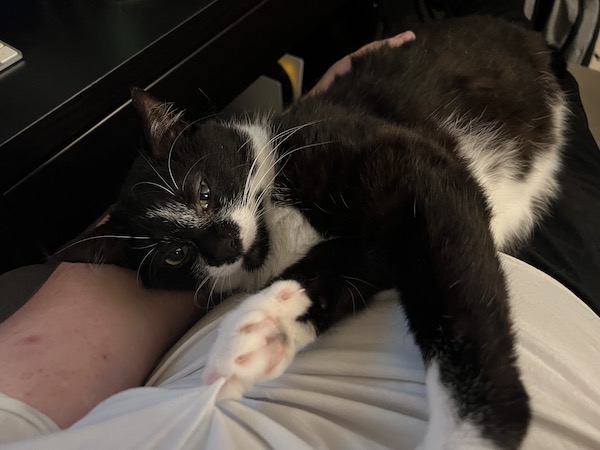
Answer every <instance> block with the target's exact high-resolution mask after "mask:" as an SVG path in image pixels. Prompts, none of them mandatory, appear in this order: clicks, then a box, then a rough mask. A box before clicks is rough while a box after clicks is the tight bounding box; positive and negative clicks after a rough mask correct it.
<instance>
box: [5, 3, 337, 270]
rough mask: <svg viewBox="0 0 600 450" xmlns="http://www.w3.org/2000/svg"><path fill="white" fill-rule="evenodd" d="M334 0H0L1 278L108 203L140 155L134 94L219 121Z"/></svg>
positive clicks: (56, 244)
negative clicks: (0, 54)
mask: <svg viewBox="0 0 600 450" xmlns="http://www.w3.org/2000/svg"><path fill="white" fill-rule="evenodd" d="M343 3H344V2H343V1H342V0H327V1H322V0H92V1H85V2H81V1H78V0H60V1H54V2H49V1H45V0H21V1H18V2H15V1H10V0H0V39H2V40H4V41H6V42H8V43H10V44H11V45H13V46H15V47H17V48H18V49H19V50H21V51H22V52H23V55H24V59H23V61H21V62H19V63H17V64H15V65H14V66H13V67H11V68H9V69H8V70H6V71H4V72H2V73H0V195H1V197H0V249H1V251H0V273H3V272H5V271H7V270H10V269H12V268H15V267H18V266H20V265H24V264H31V263H35V262H41V261H43V260H44V259H45V258H46V257H47V256H48V255H51V254H52V253H53V252H54V251H55V250H56V249H57V247H59V246H60V245H62V244H64V243H65V242H67V241H68V240H69V239H71V238H73V237H74V236H75V235H77V234H78V233H79V232H80V231H82V230H83V229H84V228H85V227H86V226H87V225H88V224H90V223H91V222H92V221H93V220H94V219H96V218H97V217H98V216H99V215H100V214H102V212H103V211H104V210H105V209H106V208H107V207H108V205H109V204H110V203H111V202H112V201H113V200H114V198H115V196H116V193H117V192H118V188H119V186H120V184H121V183H122V181H123V178H124V176H125V175H126V173H127V170H128V168H129V165H130V163H131V161H132V160H133V158H134V157H135V156H136V154H137V147H138V146H139V143H140V133H139V130H138V128H139V127H138V125H137V120H136V117H135V114H134V113H133V108H132V107H131V104H130V102H129V89H130V87H131V86H140V87H143V88H146V89H149V90H150V91H151V92H152V93H153V94H154V95H156V96H158V97H159V98H164V99H168V100H169V101H174V102H176V103H177V104H178V106H180V107H183V108H185V109H186V111H187V113H188V117H200V116H201V115H202V114H204V113H206V111H216V110H218V109H219V107H220V106H222V105H224V104H226V102H228V101H229V100H231V99H232V98H233V97H234V96H235V95H237V94H238V93H239V92H240V91H241V90H242V89H243V88H245V87H246V86H247V85H248V84H249V83H250V82H252V81H253V80H254V79H255V78H256V77H257V76H258V75H259V74H260V73H261V71H262V70H263V69H264V68H265V67H266V66H268V65H269V64H270V63H273V62H274V61H275V60H276V59H277V58H278V57H279V56H281V55H282V54H283V53H284V52H285V51H286V50H287V49H289V48H290V47H291V46H292V45H293V44H294V43H296V42H297V41H298V40H299V39H300V38H301V37H303V36H306V34H307V33H309V32H310V31H311V28H312V27H313V26H314V25H315V24H317V23H319V21H323V20H324V18H326V17H327V15H328V14H330V13H332V12H333V11H334V10H335V9H336V8H338V7H339V6H340V5H342V4H343Z"/></svg>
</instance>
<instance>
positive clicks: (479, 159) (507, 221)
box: [444, 100, 567, 250]
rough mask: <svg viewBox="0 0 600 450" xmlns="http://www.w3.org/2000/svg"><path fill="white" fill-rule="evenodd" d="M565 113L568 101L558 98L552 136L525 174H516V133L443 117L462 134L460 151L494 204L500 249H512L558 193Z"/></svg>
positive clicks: (447, 125) (494, 231)
mask: <svg viewBox="0 0 600 450" xmlns="http://www.w3.org/2000/svg"><path fill="white" fill-rule="evenodd" d="M566 116H567V109H566V107H565V106H564V101H563V100H560V101H559V100H557V101H556V102H554V103H553V106H552V120H553V122H554V125H555V129H554V130H553V136H552V137H553V142H552V144H550V145H548V146H547V147H545V148H543V149H542V151H541V152H540V154H539V155H538V156H537V157H536V158H535V159H534V160H533V161H532V162H531V167H530V171H529V173H528V174H527V176H526V177H525V178H524V179H523V180H516V179H515V175H514V174H515V173H519V171H520V167H519V166H518V164H519V160H520V158H519V157H518V154H519V152H520V146H521V145H522V143H521V142H519V141H518V140H517V139H506V138H503V137H502V135H501V133H500V132H499V129H498V127H497V126H489V125H482V124H479V123H477V122H476V121H461V120H460V118H457V117H451V118H450V119H448V120H446V121H445V122H444V127H445V128H446V129H447V130H448V131H449V132H450V133H451V134H452V135H453V136H454V137H455V138H456V139H457V140H458V143H459V146H458V150H459V153H460V154H461V156H462V157H463V158H464V159H465V161H466V162H467V164H468V165H469V168H470V169H471V173H473V175H474V177H475V178H476V180H477V181H478V183H479V184H480V186H481V187H482V188H483V191H484V193H485V195H486V197H487V199H488V203H489V205H490V207H491V209H492V220H491V230H492V235H493V237H494V242H495V243H496V247H497V248H498V249H500V250H508V249H510V246H511V245H512V244H515V243H518V242H519V241H520V240H522V239H524V238H526V237H528V236H529V234H530V233H531V232H532V229H533V226H534V225H535V223H536V221H537V218H538V217H537V215H538V214H540V213H541V212H543V211H544V209H545V208H543V206H545V205H546V204H548V203H549V202H550V201H551V200H552V199H554V198H555V197H556V195H557V193H558V184H557V181H556V174H557V172H558V170H559V169H560V166H561V155H560V153H561V149H562V146H563V144H564V139H563V137H562V136H563V134H564V128H565V123H566ZM540 206H542V208H541V209H540V208H539V207H540Z"/></svg>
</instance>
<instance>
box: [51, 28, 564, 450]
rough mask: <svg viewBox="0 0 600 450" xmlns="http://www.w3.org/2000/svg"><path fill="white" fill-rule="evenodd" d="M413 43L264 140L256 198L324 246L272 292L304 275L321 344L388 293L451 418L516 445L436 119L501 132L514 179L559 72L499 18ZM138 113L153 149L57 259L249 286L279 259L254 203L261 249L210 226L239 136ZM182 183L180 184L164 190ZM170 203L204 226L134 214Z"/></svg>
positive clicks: (473, 239)
mask: <svg viewBox="0 0 600 450" xmlns="http://www.w3.org/2000/svg"><path fill="white" fill-rule="evenodd" d="M415 33H416V35H417V40H416V41H415V42H414V43H409V44H405V45H404V46H402V47H400V48H397V49H389V48H385V49H383V50H381V51H378V52H373V53H369V54H366V55H364V56H361V57H357V58H355V59H354V60H353V70H352V71H351V72H350V73H348V74H345V75H343V76H340V77H338V78H337V79H336V81H335V82H334V84H333V86H331V88H330V89H329V90H327V91H326V92H324V93H321V94H318V95H315V96H309V97H305V98H304V99H302V100H301V101H300V102H298V103H297V104H295V105H294V106H292V107H291V108H290V109H288V110H287V111H286V112H284V113H283V114H281V115H279V116H276V117H274V118H272V121H271V126H272V127H273V128H274V129H279V130H289V129H293V128H294V127H297V126H301V125H306V124H307V123H311V125H306V126H304V127H302V128H298V129H297V130H296V131H295V132H293V133H289V134H287V135H285V137H281V138H280V139H279V140H276V141H274V142H273V143H272V144H273V145H279V147H278V153H277V156H281V157H282V159H281V161H279V162H278V164H277V167H276V169H278V172H277V176H276V178H275V180H274V183H273V185H274V187H275V190H274V191H273V194H272V198H271V199H264V200H263V202H270V203H272V204H273V205H274V207H277V206H280V207H287V206H292V207H293V208H295V209H296V210H298V211H300V212H301V214H302V215H303V216H304V217H305V218H306V220H308V222H309V223H310V224H311V225H312V227H313V228H314V229H315V230H317V232H318V233H319V235H320V236H322V237H323V238H324V240H323V241H322V242H321V243H319V244H317V245H315V246H313V247H312V248H310V249H309V250H308V251H307V252H306V254H303V255H298V257H297V258H295V259H296V262H295V263H293V264H291V265H289V266H288V267H276V268H274V269H273V273H272V274H271V275H272V277H271V278H270V281H273V280H276V279H294V280H297V281H299V282H300V284H301V285H302V286H303V287H304V288H305V289H306V290H307V291H308V293H309V294H310V295H309V296H310V298H311V299H312V302H313V303H312V306H311V308H310V309H309V311H308V312H307V313H306V315H305V316H304V317H303V318H302V320H304V321H307V322H310V323H311V324H313V325H314V327H315V328H316V330H317V331H318V332H319V333H321V332H324V331H326V330H327V329H328V328H329V327H330V326H332V325H333V324H335V323H336V322H338V321H339V320H341V319H342V318H344V317H346V316H348V315H352V314H354V313H355V312H356V311H357V310H359V309H362V308H363V307H365V306H366V305H367V304H368V303H369V301H370V300H371V299H372V298H373V296H374V294H376V293H377V292H379V291H381V290H383V289H387V288H397V289H398V290H399V292H400V297H401V305H402V308H403V309H404V311H405V313H406V316H407V318H408V321H409V325H410V329H411V331H412V333H413V334H414V336H415V339H416V342H417V343H418V345H419V347H420V349H421V351H422V353H423V357H424V359H425V362H426V363H427V364H428V365H430V364H433V363H436V364H438V365H439V368H440V377H441V381H442V384H443V385H444V386H445V388H446V389H447V390H448V391H449V392H450V394H451V396H452V399H453V401H454V403H455V404H456V407H457V414H458V416H459V418H460V419H461V420H464V421H468V422H470V423H472V424H475V425H476V426H477V428H478V429H479V430H480V432H481V433H482V435H483V436H484V437H485V438H487V439H489V440H490V441H491V442H493V443H494V444H495V445H497V446H499V447H500V448H507V449H508V448H517V447H518V446H519V445H520V443H521V442H522V440H523V438H524V436H525V434H526V432H527V427H528V424H529V420H530V409H529V404H528V396H527V393H526V391H525V388H524V386H523V384H522V382H521V380H520V376H519V370H518V367H517V364H516V356H515V350H514V343H515V337H514V335H513V332H512V330H511V320H510V311H509V304H508V293H507V288H506V285H505V280H504V275H503V272H502V269H501V267H500V262H499V259H498V256H497V249H496V247H495V245H494V236H493V235H492V232H491V231H490V220H491V210H490V206H491V205H490V204H489V199H488V197H487V196H486V193H485V192H484V191H483V189H482V186H480V185H479V183H478V181H477V180H476V179H475V177H474V176H473V174H472V173H471V171H470V170H469V168H468V167H467V165H466V164H465V161H464V160H463V159H462V158H461V156H460V154H459V152H458V149H457V146H458V142H457V140H456V137H454V136H452V135H451V134H450V133H449V132H448V131H446V130H445V128H444V127H443V126H442V124H441V121H443V119H444V118H449V117H452V115H453V114H457V113H459V114H460V116H461V117H462V118H463V119H464V120H467V121H470V120H473V121H479V122H480V123H484V124H494V123H502V124H503V126H502V127H501V129H498V130H497V131H498V136H499V139H506V140H510V139H512V138H515V139H518V140H519V142H523V143H524V145H523V146H522V147H521V148H520V150H519V151H520V153H519V154H518V156H514V155H513V157H518V158H519V165H518V168H517V169H516V170H515V173H514V174H513V176H514V179H518V180H526V179H527V176H528V175H529V173H530V171H531V170H532V164H533V160H534V158H535V157H536V156H538V155H539V154H540V153H541V152H543V151H544V148H545V146H546V145H548V146H550V145H552V144H553V139H554V138H553V137H552V131H553V126H554V125H555V124H553V122H552V121H551V120H550V119H548V117H549V116H550V115H551V112H552V111H551V106H552V105H551V104H550V100H549V96H551V94H554V93H555V91H556V90H557V87H556V85H555V83H553V81H552V76H551V74H550V71H551V70H552V68H554V69H556V65H554V66H553V65H552V58H551V55H550V51H549V50H548V49H547V48H546V46H545V44H544V43H543V41H542V40H541V38H540V37H539V36H537V35H535V34H533V33H532V32H529V31H526V30H524V29H522V28H521V27H519V26H516V25H511V24H508V23H505V22H502V21H499V20H495V19H488V18H468V19H454V20H448V21H440V22H435V23H433V24H429V25H428V26H424V28H417V29H416V30H415ZM134 103H136V105H137V106H138V108H139V109H140V112H141V114H142V116H143V117H145V121H146V127H145V128H146V133H147V136H148V139H149V141H150V147H151V151H150V153H149V155H148V156H144V157H143V158H140V160H139V161H138V162H136V164H135V166H134V167H133V169H132V173H131V176H130V179H129V181H128V182H127V184H126V186H125V187H124V189H123V192H122V195H121V197H120V199H119V202H118V203H117V204H116V205H115V206H114V208H113V209H112V210H111V212H110V220H109V222H108V223H107V224H105V225H103V226H101V227H100V228H98V229H96V230H94V231H92V232H91V234H89V235H86V236H84V240H83V241H78V242H75V243H73V244H71V245H69V246H68V247H67V248H65V249H64V250H63V251H62V252H60V253H59V254H58V256H59V257H61V258H63V259H67V260H72V261H96V260H100V261H104V262H109V263H116V264H120V265H123V266H126V267H131V268H133V269H135V270H138V272H139V273H140V275H141V277H142V279H143V281H144V283H145V284H146V285H149V286H154V287H170V288H182V289H184V288H190V287H192V288H193V287H195V286H196V285H197V284H198V283H200V282H202V281H203V279H204V277H207V276H208V275H207V273H208V272H206V271H204V268H203V267H200V266H199V263H198V261H204V263H205V264H207V265H208V266H214V267H220V266H222V265H224V264H226V263H227V262H228V261H229V260H233V259H235V258H236V257H242V258H243V259H244V260H243V264H242V268H243V269H244V270H245V271H246V272H248V275H249V276H250V277H252V276H253V274H255V273H258V272H259V271H260V270H261V268H262V267H263V265H264V264H265V261H268V258H269V255H271V253H272V252H274V251H276V250H275V249H274V248H273V245H274V244H273V242H272V241H271V238H270V235H269V233H270V232H272V230H269V229H268V226H267V224H266V222H265V219H264V216H263V215H262V214H267V213H268V206H266V204H261V207H260V208H259V210H258V211H259V212H258V214H259V215H260V220H258V222H257V223H258V232H257V238H256V239H255V241H254V243H253V245H252V247H251V249H250V250H249V251H248V252H247V253H246V254H244V255H242V254H241V250H240V248H241V241H240V239H241V238H240V237H239V236H238V235H237V234H236V233H238V232H239V230H237V229H236V225H235V223H232V222H228V221H227V220H225V219H222V218H219V215H218V213H219V212H220V211H222V210H226V208H227V202H226V199H227V198H234V197H236V196H239V195H240V193H241V192H242V191H243V190H244V183H245V182H246V179H247V177H248V175H249V174H250V173H251V171H252V170H253V169H252V168H251V166H252V161H253V156H252V152H251V151H250V150H251V149H250V144H248V136H246V135H244V134H243V133H241V132H240V131H239V129H237V128H235V127H231V126H227V125H222V124H218V123H215V122H207V123H204V124H194V125H192V126H187V125H185V124H184V123H183V122H181V121H178V120H175V119H176V118H174V117H173V116H172V114H171V112H170V111H167V110H166V109H165V110H163V111H162V113H161V114H162V116H164V117H163V119H164V123H168V124H170V126H169V127H166V128H165V127H163V128H160V127H159V130H160V133H159V135H158V136H157V135H156V134H154V135H153V134H152V133H151V132H150V131H149V130H151V126H150V125H151V122H153V121H155V120H156V111H159V110H157V109H156V108H158V107H159V106H158V105H159V103H158V102H157V101H155V100H154V99H152V98H151V97H149V96H147V95H146V94H143V93H140V92H134ZM159 115H160V114H159ZM174 131H176V132H174ZM530 144H531V145H530ZM298 149H301V150H298ZM484 150H485V151H488V152H493V149H484ZM487 156H489V155H486V154H485V152H484V155H483V156H482V157H483V158H485V157H487ZM499 170H500V168H498V171H499ZM492 172H493V171H492ZM158 174H160V175H159V176H157V175H158ZM185 178H187V180H188V181H189V183H187V185H186V186H183V183H180V184H182V185H181V186H179V185H178V183H176V182H175V180H180V181H181V180H183V179H185ZM204 178H206V179H207V180H208V181H209V184H210V188H211V191H212V195H213V197H214V198H215V200H214V202H212V203H211V205H210V207H209V209H208V210H206V211H203V210H202V208H200V207H199V206H198V204H199V203H198V194H197V192H198V183H199V182H200V181H199V180H202V179H204ZM148 180H151V181H152V183H151V184H149V183H147V181H148ZM157 185H162V186H163V188H161V187H160V186H158V187H157ZM165 185H166V186H167V187H168V189H172V190H173V191H174V192H173V193H169V192H167V191H166V190H165V188H164V186H165ZM173 198H178V199H179V200H178V201H180V202H181V204H183V205H186V207H188V208H189V209H190V210H193V211H197V213H198V216H199V217H200V218H201V220H202V221H205V222H206V224H205V225H202V227H201V228H200V229H195V228H194V227H187V226H182V225H181V224H179V225H177V224H173V223H170V222H169V221H168V220H164V218H163V219H160V218H156V217H149V216H148V210H149V208H152V206H153V205H160V204H165V203H168V202H173V201H174V200H173ZM536 207H537V206H536ZM539 209H540V212H541V211H542V206H539ZM192 222H193V221H192ZM205 222H202V224H204V223H205ZM106 235H109V236H108V237H107V238H106V239H103V238H101V236H106ZM111 236H121V237H119V238H114V237H111ZM128 236H129V237H132V238H130V239H128V238H127V237H128ZM133 236H135V237H136V239H133ZM154 244H156V249H157V250H156V251H154V250H153V252H154V253H149V250H148V249H149V248H150V247H149V246H152V245H154ZM152 248H154V247H152ZM181 248H185V249H187V250H186V251H187V252H188V253H186V255H185V258H184V259H183V262H182V263H181V264H180V265H179V266H177V267H176V268H174V267H169V266H168V264H165V263H164V261H165V259H168V255H169V254H171V252H173V250H175V249H181ZM349 279H351V280H354V281H353V282H352V283H351V284H349V283H347V280H349ZM257 287H261V286H257ZM359 299H360V300H359Z"/></svg>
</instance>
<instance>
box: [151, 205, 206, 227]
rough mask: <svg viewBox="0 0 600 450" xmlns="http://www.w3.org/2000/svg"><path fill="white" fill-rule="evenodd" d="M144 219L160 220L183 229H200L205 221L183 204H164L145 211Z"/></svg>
mask: <svg viewBox="0 0 600 450" xmlns="http://www.w3.org/2000/svg"><path fill="white" fill-rule="evenodd" d="M146 217H149V218H152V219H162V220H167V221H169V222H172V223H174V224H177V225H179V226H181V227H185V228H202V227H204V226H206V221H205V220H203V219H201V218H200V217H199V216H198V213H197V212H196V211H195V210H193V209H192V208H190V207H188V206H187V205H184V204H183V203H175V202H171V203H165V204H164V205H161V206H156V207H154V208H151V209H149V210H147V211H146Z"/></svg>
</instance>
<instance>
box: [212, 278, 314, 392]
mask: <svg viewBox="0 0 600 450" xmlns="http://www.w3.org/2000/svg"><path fill="white" fill-rule="evenodd" d="M310 304H311V301H310V298H309V297H308V295H307V294H306V291H305V290H304V289H303V288H302V286H301V285H300V284H299V283H298V282H296V281H291V280H284V281H277V282H275V283H273V284H272V285H271V286H269V287H267V288H265V289H263V290H262V291H259V292H258V293H256V294H254V295H252V296H250V297H248V298H247V299H246V300H244V301H242V303H241V304H240V306H239V307H237V308H236V309H235V310H233V311H232V312H231V313H229V314H228V315H227V316H226V317H225V318H224V319H223V322H222V323H221V325H220V327H219V332H218V336H217V341H216V342H215V344H214V345H213V348H212V350H211V352H210V355H209V358H208V363H207V366H206V368H205V369H204V373H203V379H204V382H205V383H207V384H212V383H214V382H215V381H217V380H219V379H221V378H225V380H226V381H225V383H224V384H223V386H222V388H221V390H220V392H219V395H218V398H239V397H241V396H242V395H243V394H244V392H245V391H247V390H248V389H249V388H250V387H252V385H253V384H254V383H256V382H259V381H266V380H271V379H273V378H277V377H278V376H280V375H281V374H282V373H283V372H284V371H285V370H286V369H287V367H288V366H289V364H290V362H291V361H292V360H293V358H294V356H295V355H296V353H297V351H298V350H299V349H301V348H302V347H304V346H305V345H307V344H308V343H310V342H312V341H313V340H314V339H315V337H316V334H315V330H314V327H313V326H312V325H310V324H309V323H305V322H299V321H298V318H300V317H302V316H303V315H304V314H305V313H306V312H307V311H308V309H309V307H310Z"/></svg>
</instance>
